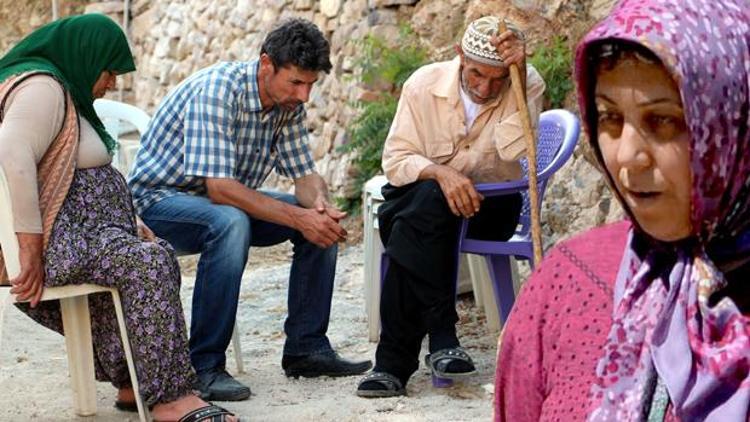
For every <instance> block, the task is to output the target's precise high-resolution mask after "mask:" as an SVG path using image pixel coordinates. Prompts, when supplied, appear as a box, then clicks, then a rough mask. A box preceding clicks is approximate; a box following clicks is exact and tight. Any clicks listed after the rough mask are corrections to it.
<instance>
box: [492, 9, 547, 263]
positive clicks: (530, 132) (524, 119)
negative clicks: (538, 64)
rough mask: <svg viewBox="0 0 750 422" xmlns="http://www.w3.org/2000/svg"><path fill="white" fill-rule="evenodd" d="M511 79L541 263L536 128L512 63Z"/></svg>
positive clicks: (536, 251)
mask: <svg viewBox="0 0 750 422" xmlns="http://www.w3.org/2000/svg"><path fill="white" fill-rule="evenodd" d="M507 30H508V27H507V25H505V19H502V18H501V19H500V24H499V25H498V33H497V35H498V36H499V35H500V34H502V33H503V32H505V31H507ZM510 81H511V85H512V87H513V92H514V93H515V94H516V103H518V112H519V113H520V114H521V124H522V125H523V131H524V135H525V137H526V150H527V154H528V161H529V205H530V208H531V244H532V245H533V248H534V264H535V265H539V263H540V262H542V225H541V221H540V218H539V187H538V185H537V177H536V136H534V128H533V127H532V126H531V118H530V117H529V108H528V106H527V105H526V93H524V92H523V90H524V89H523V84H522V83H521V72H520V70H519V69H518V65H516V64H515V63H514V64H511V65H510Z"/></svg>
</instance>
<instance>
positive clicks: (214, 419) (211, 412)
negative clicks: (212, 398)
mask: <svg viewBox="0 0 750 422" xmlns="http://www.w3.org/2000/svg"><path fill="white" fill-rule="evenodd" d="M227 416H234V413H232V412H230V411H228V410H227V409H224V408H223V407H219V406H216V405H213V404H210V405H208V406H203V407H200V408H198V409H195V410H193V411H192V412H190V413H188V414H187V415H185V416H183V417H181V418H180V420H179V421H177V422H227V421H228V420H229V419H227Z"/></svg>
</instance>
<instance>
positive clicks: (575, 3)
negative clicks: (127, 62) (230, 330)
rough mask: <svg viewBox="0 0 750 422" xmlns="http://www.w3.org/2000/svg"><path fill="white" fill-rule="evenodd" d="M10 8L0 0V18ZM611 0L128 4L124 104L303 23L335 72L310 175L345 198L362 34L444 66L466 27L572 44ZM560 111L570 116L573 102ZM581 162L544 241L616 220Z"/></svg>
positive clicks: (549, 203) (144, 102)
mask: <svg viewBox="0 0 750 422" xmlns="http://www.w3.org/2000/svg"><path fill="white" fill-rule="evenodd" d="M16 3H17V2H15V1H11V0H0V13H2V12H3V10H6V9H8V8H12V5H14V4H16ZM65 3H66V2H65V1H63V2H62V4H65ZM79 3H90V4H88V5H87V10H89V11H101V12H104V13H109V14H110V15H112V16H113V17H114V18H115V19H117V20H118V21H120V20H121V19H122V15H121V14H118V11H119V10H120V9H118V7H121V5H122V3H121V2H116V1H105V2H85V1H80V2H79ZM613 3H614V0H320V1H314V0H177V1H175V0H133V1H132V2H131V10H130V17H131V20H130V25H129V28H128V30H129V34H130V39H131V44H132V46H133V52H134V54H135V56H136V64H137V66H138V71H137V72H136V73H135V75H133V76H132V77H129V78H127V79H126V80H125V81H124V85H125V89H126V95H125V100H126V101H129V102H133V103H135V104H136V105H138V106H139V107H142V108H144V109H146V110H147V111H148V112H150V113H153V111H154V109H155V108H156V106H157V105H158V103H159V101H160V100H161V99H162V98H163V97H164V95H165V94H166V93H167V92H168V91H169V90H170V89H172V88H173V87H174V86H176V85H177V84H178V83H179V82H180V81H181V80H183V79H184V78H185V77H187V76H188V75H190V74H191V73H193V72H195V71H196V70H198V69H201V68H203V67H205V66H208V65H210V64H213V63H215V62H217V61H220V60H250V59H253V58H255V57H257V55H258V52H259V50H260V44H261V42H262V40H263V38H264V36H265V34H266V33H267V32H268V30H269V29H270V28H271V27H272V26H273V25H274V24H275V23H277V22H278V21H279V20H281V19H283V18H285V17H290V16H299V17H304V18H306V19H309V20H311V21H313V22H315V23H316V24H317V25H318V27H319V28H321V30H322V31H323V32H324V34H325V35H326V36H327V37H328V39H329V40H330V42H331V47H332V58H331V59H332V60H331V61H332V63H333V65H334V66H333V69H332V71H331V73H330V74H329V75H326V76H325V77H323V78H322V79H321V80H320V82H318V84H317V85H316V87H315V88H314V89H313V92H312V95H311V100H310V102H309V104H308V107H307V108H308V116H309V120H308V123H309V129H310V132H311V147H312V150H313V155H314V158H315V159H316V161H317V165H318V169H319V171H320V173H321V174H322V175H323V176H324V177H325V178H326V180H327V181H328V182H329V184H330V186H331V188H332V190H333V192H334V195H335V196H347V195H350V194H351V191H352V186H351V182H352V179H353V178H352V177H351V170H350V164H349V163H350V161H351V156H349V155H347V154H342V153H340V152H339V151H338V147H339V146H341V145H343V144H344V143H346V142H347V137H348V135H347V128H348V125H349V124H350V122H351V121H352V119H353V117H354V116H355V115H356V110H355V108H354V106H353V103H354V102H355V101H357V100H358V99H359V98H360V97H361V96H362V95H363V94H364V93H365V91H364V90H363V89H362V88H361V87H359V86H357V85H356V84H355V82H354V81H355V79H356V78H355V76H356V71H357V69H356V68H355V66H354V60H353V59H354V57H355V56H356V54H357V43H356V42H357V41H358V40H360V39H361V38H362V37H363V36H364V35H366V34H368V33H377V34H379V35H382V36H385V37H386V38H387V39H390V40H395V39H396V36H397V34H398V30H399V24H400V23H401V22H408V23H409V24H410V25H411V26H412V28H413V29H414V31H415V32H416V34H417V35H418V36H419V37H420V38H421V40H422V41H423V42H424V43H425V45H426V46H427V47H428V48H429V50H430V52H431V58H432V59H434V60H443V59H448V58H450V57H452V56H453V54H454V53H453V45H454V43H455V42H456V40H458V39H459V38H460V35H461V34H462V32H463V28H464V27H465V25H466V23H467V22H469V21H471V20H473V19H474V18H476V17H479V16H482V15H486V14H497V15H505V16H508V17H509V18H511V19H513V20H515V21H516V22H518V24H519V26H521V28H522V29H524V30H525V31H526V32H527V34H528V35H529V39H530V46H529V49H530V50H531V51H533V49H534V47H535V46H536V45H538V44H540V43H542V42H544V41H546V40H548V39H550V38H551V37H552V36H554V35H564V36H566V37H568V39H569V40H570V42H571V45H573V44H574V43H575V41H576V40H577V38H578V37H580V35H581V34H583V33H584V32H585V30H586V29H587V28H588V27H589V26H590V24H591V23H592V22H593V21H594V20H596V19H598V18H600V17H602V16H604V15H605V14H606V13H607V12H608V11H609V9H610V8H611V6H612V4H613ZM44 4H49V2H44V1H40V0H35V1H31V2H27V5H28V7H27V9H28V10H26V9H25V12H19V13H21V14H23V13H26V15H27V16H31V18H30V22H31V23H30V24H28V25H25V26H19V27H18V28H16V29H15V32H16V33H19V32H20V33H25V32H27V31H28V30H29V29H30V27H35V26H38V25H39V24H41V23H42V22H45V21H46V20H48V19H49V18H48V17H46V16H45V15H44V13H45V11H44V10H43V9H44V8H43V7H42V6H43V5H44ZM9 5H10V6H9ZM32 6H33V7H32ZM61 14H62V15H65V13H61ZM17 15H18V14H17ZM26 15H24V16H26ZM2 17H3V15H0V18H2ZM0 27H3V25H0ZM3 29H7V28H4V27H3ZM10 32H13V31H10ZM6 39H7V40H11V39H14V38H12V37H8V38H6V37H3V42H5V41H6ZM15 39H17V37H16V38H15ZM2 45H7V42H6V43H5V44H0V46H2ZM568 106H569V108H570V109H572V110H575V103H574V102H573V96H572V95H571V97H570V98H569V101H568ZM582 141H583V139H582ZM589 156H590V154H587V153H586V148H585V142H580V145H579V147H578V149H577V151H576V153H575V156H574V158H573V159H572V160H571V162H570V163H569V164H568V165H566V166H565V167H564V168H563V169H562V170H561V171H560V173H558V175H557V176H556V177H555V179H554V180H553V182H552V183H551V185H550V186H549V188H548V193H547V195H546V196H545V205H544V212H543V215H544V220H545V221H544V230H545V240H546V242H545V243H547V244H550V243H552V242H553V241H555V240H557V239H558V238H560V237H565V236H567V235H569V234H570V233H573V232H576V231H579V230H581V229H584V228H587V227H591V226H594V225H598V224H602V223H603V222H605V221H611V220H613V219H616V218H618V217H619V216H620V215H621V210H620V209H619V207H618V205H617V204H616V203H615V202H613V201H612V199H611V195H610V194H609V193H608V191H607V189H606V188H605V186H604V183H603V181H602V178H601V176H600V174H599V173H598V171H597V170H596V169H595V168H594V167H593V166H592V165H591V164H590V159H588V157H589ZM267 184H268V185H272V186H276V187H280V188H282V189H289V188H290V183H289V181H287V180H281V179H280V178H278V177H276V176H273V177H272V178H271V179H270V180H269V181H268V182H267Z"/></svg>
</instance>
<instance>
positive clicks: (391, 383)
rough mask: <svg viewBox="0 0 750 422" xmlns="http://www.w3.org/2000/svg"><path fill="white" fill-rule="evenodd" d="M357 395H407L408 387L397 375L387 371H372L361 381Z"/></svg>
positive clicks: (370, 396) (375, 396) (376, 396)
mask: <svg viewBox="0 0 750 422" xmlns="http://www.w3.org/2000/svg"><path fill="white" fill-rule="evenodd" d="M368 383H369V384H370V385H369V386H368V385H367V384H368ZM368 387H370V388H368ZM372 387H375V388H372ZM357 395H358V396H359V397H365V398H384V397H397V396H405V395H406V389H405V388H404V385H403V384H402V383H401V380H399V379H398V378H396V377H395V376H393V375H391V374H389V373H387V372H372V373H370V374H368V375H366V376H365V377H364V378H362V379H361V380H360V381H359V385H357Z"/></svg>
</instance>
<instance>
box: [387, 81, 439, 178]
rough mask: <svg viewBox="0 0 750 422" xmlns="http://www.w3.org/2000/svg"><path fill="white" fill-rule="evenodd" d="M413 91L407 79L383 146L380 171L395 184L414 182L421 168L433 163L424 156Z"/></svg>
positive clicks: (423, 144) (423, 143)
mask: <svg viewBox="0 0 750 422" xmlns="http://www.w3.org/2000/svg"><path fill="white" fill-rule="evenodd" d="M415 94H416V93H415V92H414V89H413V87H412V85H411V84H409V83H408V81H407V83H406V84H404V88H403V91H402V92H401V98H400V99H399V101H398V107H397V109H396V115H395V116H394V118H393V123H392V124H391V130H390V131H389V132H388V136H387V137H386V140H385V146H384V147H383V171H384V172H385V175H386V177H387V178H388V181H389V182H390V183H391V184H392V185H394V186H403V185H406V184H409V183H412V182H415V181H416V180H417V179H418V178H419V174H420V173H421V172H422V170H424V169H425V167H427V166H429V165H430V164H433V162H432V160H430V159H429V158H427V157H426V151H425V140H424V139H422V138H423V136H422V135H421V134H420V133H419V127H421V125H420V116H419V110H418V109H417V108H416V107H415V101H414V96H415Z"/></svg>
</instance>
